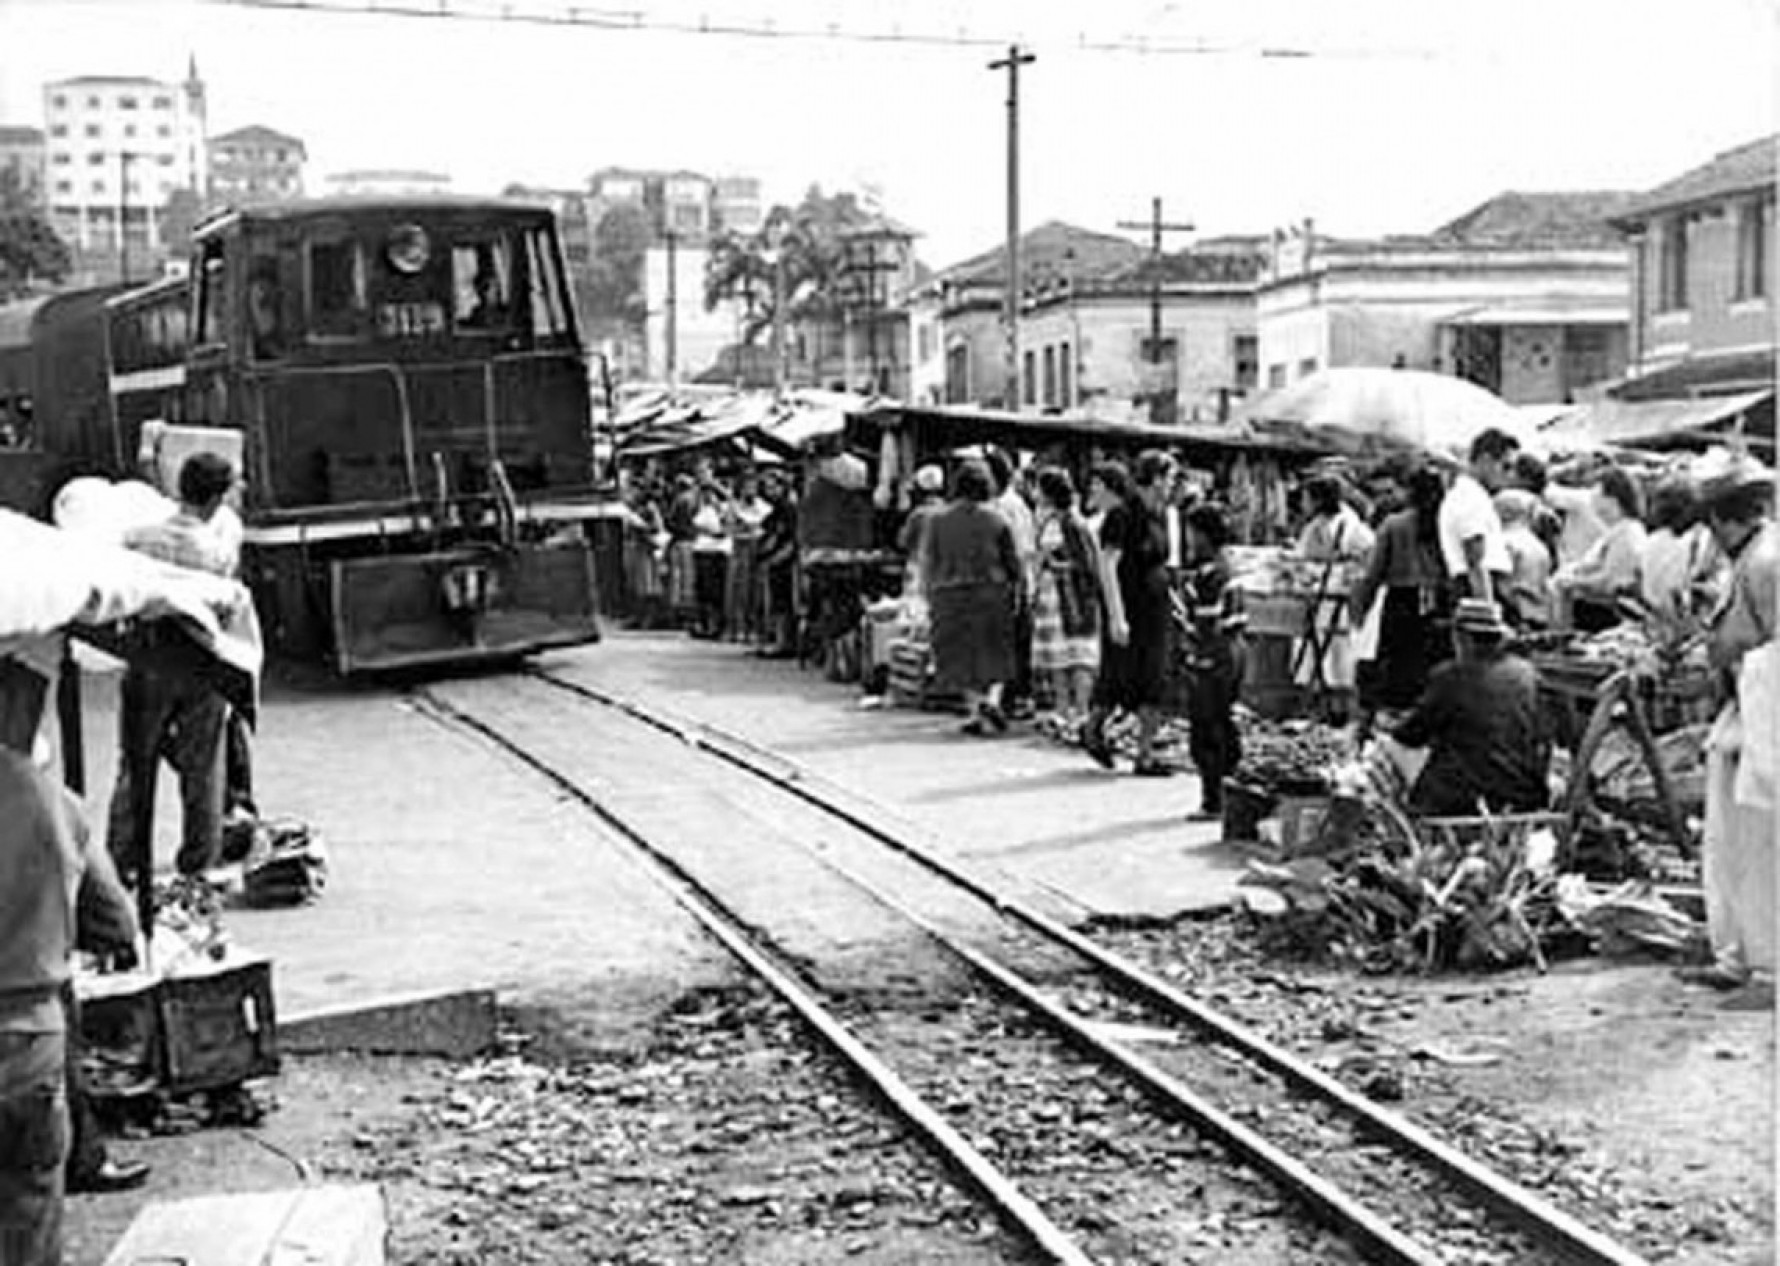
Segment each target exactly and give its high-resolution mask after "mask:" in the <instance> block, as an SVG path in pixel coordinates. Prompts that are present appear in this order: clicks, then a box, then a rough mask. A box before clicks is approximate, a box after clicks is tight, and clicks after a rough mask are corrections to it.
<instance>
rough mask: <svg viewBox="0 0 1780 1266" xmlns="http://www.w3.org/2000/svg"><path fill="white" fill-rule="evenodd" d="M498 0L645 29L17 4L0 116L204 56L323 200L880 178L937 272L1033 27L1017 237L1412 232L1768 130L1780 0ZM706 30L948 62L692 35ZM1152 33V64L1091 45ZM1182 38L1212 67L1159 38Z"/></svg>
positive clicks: (999, 201) (987, 216) (338, 10)
mask: <svg viewBox="0 0 1780 1266" xmlns="http://www.w3.org/2000/svg"><path fill="white" fill-rule="evenodd" d="M504 2H505V4H506V7H507V8H508V9H509V10H511V11H514V12H519V13H533V14H544V15H551V14H554V15H557V16H561V15H562V14H564V13H566V12H567V11H568V10H569V8H570V6H571V4H575V5H578V6H579V8H580V10H581V11H582V12H583V13H596V12H605V13H614V12H616V11H617V10H618V9H619V8H621V9H622V12H623V14H625V15H629V16H628V17H627V18H626V20H625V22H623V23H621V29H620V28H613V27H607V28H596V27H588V26H570V25H564V24H561V23H557V24H542V23H526V22H516V21H496V20H476V19H470V18H461V19H444V18H434V17H402V16H392V15H387V14H371V13H367V12H365V10H367V9H369V8H371V7H373V5H374V4H375V3H376V0H311V7H309V8H308V9H289V8H262V7H248V6H246V5H243V4H240V3H234V2H219V0H126V2H118V0H0V123H6V124H27V125H41V123H42V100H43V97H42V88H43V85H44V84H45V83H46V82H48V81H50V80H54V79H59V78H65V77H69V76H74V75H83V74H120V75H145V76H150V77H154V78H162V79H169V80H177V79H180V78H182V77H183V76H184V73H185V67H186V60H187V57H188V55H195V56H196V57H197V60H198V66H199V69H200V71H201V73H202V75H203V77H204V79H205V81H206V84H207V87H208V93H209V102H210V126H211V130H212V132H213V133H216V132H221V131H226V130H230V129H232V128H236V127H241V126H245V125H247V124H256V123H257V124H263V125H266V126H269V127H273V128H276V129H278V130H280V131H283V132H289V133H293V134H295V135H297V136H299V137H301V138H302V139H303V141H304V142H305V144H306V145H307V147H308V150H309V157H310V163H309V169H308V173H309V178H310V183H311V186H312V188H315V189H320V188H322V187H323V186H322V181H321V178H322V177H324V176H325V175H326V174H327V173H329V172H334V171H341V170H346V169H350V168H360V167H419V168H426V169H432V170H440V171H446V172H449V173H450V174H451V175H452V177H453V178H454V182H455V187H456V188H458V189H459V190H462V191H466V192H495V191H498V190H499V189H500V188H501V187H503V186H504V185H506V184H508V183H510V182H521V183H526V184H533V185H545V186H551V187H571V188H572V187H582V186H583V185H584V182H585V179H586V177H587V176H588V175H589V174H590V173H591V172H593V171H595V170H598V169H599V168H601V167H606V166H636V167H650V168H690V169H693V170H696V171H702V172H706V173H708V174H711V175H721V174H729V173H736V174H751V175H755V176H758V177H759V178H760V179H761V180H762V181H763V183H764V187H765V193H766V196H767V199H768V201H769V202H775V201H795V200H796V198H797V197H798V196H800V195H801V193H802V191H803V190H804V189H805V188H806V187H808V186H809V185H811V184H813V183H814V184H820V185H821V186H822V187H823V188H824V189H827V190H831V191H832V190H835V189H844V188H852V189H860V188H862V187H865V186H872V187H875V188H876V189H877V190H878V191H879V192H880V195H881V198H882V205H883V208H884V210H885V211H886V212H887V213H888V214H890V215H892V216H894V217H896V218H897V219H899V220H901V221H902V222H904V223H905V224H908V225H909V226H911V227H912V228H914V229H916V230H917V231H919V232H920V233H921V235H922V236H921V239H920V241H919V243H918V250H919V253H920V255H921V256H922V258H923V259H924V260H925V261H926V262H928V263H929V264H931V265H934V266H936V267H943V266H945V265H948V264H951V263H955V262H957V261H959V260H961V259H963V258H965V257H966V256H969V255H971V254H974V253H976V252H978V251H982V250H986V249H989V248H991V247H993V246H994V245H996V244H997V243H998V242H999V241H1000V240H1002V238H1003V236H1004V234H1005V231H1006V214H1007V204H1006V166H1005V164H1006V154H1007V109H1006V96H1007V74H1006V72H1005V71H997V70H992V69H991V68H990V67H989V62H990V61H992V60H994V59H995V58H997V57H998V56H1000V55H1001V51H1005V49H1004V48H1002V47H1001V46H1004V45H1005V44H1007V43H1009V42H1012V41H1018V42H1019V43H1020V44H1022V46H1024V47H1026V48H1028V49H1029V50H1030V51H1031V52H1033V53H1034V54H1035V56H1036V58H1037V60H1036V61H1035V62H1034V63H1032V64H1031V65H1029V66H1025V67H1023V68H1022V70H1021V72H1020V112H1019V131H1020V143H1019V154H1020V168H1021V179H1020V202H1021V216H1020V219H1021V224H1022V226H1023V227H1026V228H1030V227H1032V226H1034V225H1037V224H1039V223H1041V222H1043V221H1046V220H1064V221H1067V222H1069V223H1071V224H1075V225H1078V226H1080V227H1083V228H1088V229H1096V230H1102V231H1107V232H1114V231H1120V230H1119V229H1118V225H1119V223H1120V222H1121V221H1135V220H1144V219H1147V217H1148V216H1149V213H1150V206H1151V199H1152V198H1154V197H1160V198H1162V200H1163V213H1164V216H1165V218H1166V219H1168V220H1170V221H1184V222H1190V223H1191V224H1192V225H1193V226H1194V228H1195V231H1196V233H1197V235H1198V236H1215V235H1219V234H1225V233H1265V232H1268V231H1270V230H1272V229H1274V228H1276V227H1280V226H1284V225H1288V224H1296V223H1299V222H1301V221H1303V220H1304V219H1305V218H1306V217H1312V218H1314V219H1315V220H1316V223H1317V227H1318V229H1319V231H1322V232H1327V233H1332V234H1335V235H1338V236H1367V235H1372V234H1381V233H1387V232H1403V233H1413V232H1425V231H1427V230H1430V229H1432V228H1434V227H1436V226H1437V225H1439V224H1442V223H1444V222H1445V221H1447V220H1450V219H1453V218H1455V217H1456V216H1458V215H1460V214H1462V213H1464V212H1465V211H1467V210H1469V209H1470V208H1471V207H1473V206H1475V205H1477V204H1478V203H1480V202H1483V201H1484V200H1485V199H1487V198H1489V197H1491V196H1493V195H1495V194H1497V193H1500V192H1503V191H1506V190H1520V191H1535V190H1564V189H1631V190H1638V189H1647V188H1650V187H1652V186H1654V185H1657V184H1660V183H1662V182H1663V181H1665V180H1668V179H1670V178H1672V177H1674V176H1676V175H1679V174H1680V173H1681V172H1683V171H1685V170H1687V169H1688V168H1690V167H1693V166H1695V165H1697V164H1699V163H1701V162H1704V161H1705V160H1706V159H1708V158H1710V157H1711V156H1712V155H1713V154H1715V153H1718V152H1720V151H1722V150H1725V149H1728V148H1730V147H1732V146H1735V145H1738V144H1741V143H1743V142H1745V141H1748V140H1752V139H1755V138H1756V137H1759V136H1762V135H1765V134H1768V133H1771V132H1773V131H1775V130H1776V81H1777V78H1780V56H1777V54H1780V0H1489V2H1488V3H1477V2H1476V0H1195V2H1194V3H1192V4H1185V3H1162V2H1158V0H1093V2H1092V3H1081V2H1079V0H1068V2H1063V0H1025V2H1024V3H1021V2H1020V0H949V2H941V0H845V3H841V0H605V3H602V0H588V2H584V0H504ZM385 3H386V4H388V3H399V4H407V5H410V6H413V7H432V8H441V9H446V10H450V11H454V12H457V13H460V14H468V13H478V12H487V11H490V10H493V9H498V8H500V7H501V5H500V4H499V3H496V2H495V0H385ZM607 4H610V5H612V6H614V7H612V8H608V7H606V5H607ZM342 10H347V11H342ZM701 22H706V23H727V24H731V25H736V26H744V27H753V28H761V27H767V26H770V27H771V28H772V29H774V30H776V31H779V32H782V33H783V32H789V31H794V30H825V29H826V28H828V27H830V26H831V25H832V26H833V27H835V28H838V30H839V31H841V32H843V33H845V32H851V33H853V34H855V35H858V34H864V33H877V34H883V33H888V32H891V31H893V30H900V31H902V32H904V33H909V32H920V33H923V34H934V35H939V34H944V35H946V36H948V37H949V38H951V39H953V40H956V41H957V42H955V43H951V44H943V45H935V44H911V43H888V42H882V41H876V42H868V41H865V40H861V39H842V38H803V37H797V38H792V37H790V36H788V35H784V34H781V35H780V36H778V37H773V38H768V37H761V36H741V35H719V34H700V33H697V32H696V31H695V30H687V29H683V28H689V27H697V26H698V25H700V24H701ZM673 28H682V29H673ZM1138 40H1142V41H1147V45H1146V46H1147V47H1148V48H1149V50H1150V51H1149V52H1147V53H1139V52H1133V51H1101V50H1097V49H1095V48H1092V47H1084V45H1093V44H1106V43H1123V44H1124V45H1126V46H1127V47H1128V46H1129V45H1131V44H1132V43H1134V42H1136V41H1138ZM1187 46H1193V47H1200V48H1209V49H1211V50H1213V51H1210V52H1203V53H1196V54H1193V55H1173V54H1167V53H1163V52H1161V51H1159V50H1161V49H1162V48H1164V47H1166V48H1182V47H1187ZM998 49H1000V51H998ZM1262 49H1290V50H1294V51H1297V52H1301V53H1308V54H1309V55H1308V56H1294V57H1289V58H1288V57H1274V56H1262V55H1261V50H1262ZM1191 240H1192V235H1171V236H1170V237H1169V238H1168V239H1167V244H1168V245H1169V247H1170V248H1175V247H1179V246H1183V245H1186V244H1188V243H1189V242H1190V241H1191Z"/></svg>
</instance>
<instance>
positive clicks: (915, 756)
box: [539, 633, 1243, 919]
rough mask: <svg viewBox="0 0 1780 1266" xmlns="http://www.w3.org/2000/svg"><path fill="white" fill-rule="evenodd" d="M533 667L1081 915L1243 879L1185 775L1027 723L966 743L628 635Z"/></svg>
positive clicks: (910, 715) (836, 690)
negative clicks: (886, 819) (711, 738)
mask: <svg viewBox="0 0 1780 1266" xmlns="http://www.w3.org/2000/svg"><path fill="white" fill-rule="evenodd" d="M539 663H540V665H541V666H543V667H547V668H549V669H551V670H552V671H553V672H556V673H559V674H560V675H562V676H565V677H568V678H571V679H574V680H580V681H585V682H587V683H588V684H589V685H594V686H601V687H605V688H608V689H610V690H612V691H614V692H617V693H622V694H626V695H629V696H630V697H632V698H635V699H637V700H638V701H639V702H655V703H660V704H662V705H664V706H666V707H668V708H670V709H673V710H675V711H678V712H681V713H684V714H686V715H688V716H692V717H696V718H699V719H702V720H707V721H710V722H711V723H713V724H716V725H719V726H722V727H723V728H724V729H727V730H731V731H733V732H735V733H738V734H741V735H743V736H745V737H747V738H749V739H751V740H752V741H754V742H756V743H759V744H761V745H762V746H765V747H770V748H772V749H773V750H775V751H778V752H781V753H783V754H784V755H786V756H788V757H790V758H792V759H793V760H796V761H798V762H799V763H801V764H803V765H806V766H808V767H810V768H811V769H813V770H815V771H816V772H818V773H820V774H822V775H824V776H825V777H828V778H831V779H833V780H834V781H836V782H839V783H842V784H844V785H845V786H847V787H849V788H851V789H854V790H856V791H858V792H860V793H862V794H864V795H867V796H869V797H871V798H872V799H874V800H877V801H879V802H881V803H882V804H884V805H886V806H887V807H889V808H891V809H893V810H895V811H896V812H897V813H899V814H900V815H902V816H904V817H907V818H910V819H912V820H913V821H915V822H917V823H919V824H921V825H922V826H924V827H925V828H926V829H927V830H928V831H930V832H933V833H934V834H936V835H937V836H939V837H941V838H942V839H943V840H945V841H946V842H948V843H949V844H950V845H951V846H952V847H953V849H955V851H956V854H957V856H959V857H961V858H964V859H967V860H969V861H971V862H973V863H976V864H977V865H978V866H979V867H995V868H999V869H1001V870H1003V871H1005V872H1007V873H1008V874H1010V875H1012V876H1015V877H1017V878H1018V879H1019V880H1021V881H1022V882H1023V883H1025V884H1027V885H1032V886H1036V887H1038V888H1041V889H1043V890H1045V891H1047V892H1049V893H1051V894H1052V896H1053V897H1055V898H1057V899H1058V900H1060V901H1062V902H1064V903H1065V904H1066V906H1067V908H1068V909H1069V910H1070V911H1072V912H1073V915H1074V917H1076V918H1088V917H1112V918H1157V919H1160V918H1169V917H1172V916H1175V915H1178V914H1181V913H1189V912H1194V911H1205V910H1210V909H1215V908H1218V907H1220V906H1223V905H1226V904H1228V903H1229V901H1230V899H1231V897H1232V889H1233V886H1234V883H1235V880H1236V878H1237V876H1239V875H1240V874H1241V872H1242V865H1243V861H1242V857H1241V855H1240V854H1239V853H1238V852H1237V851H1236V850H1234V849H1230V848H1226V847H1225V846H1224V845H1223V844H1222V843H1221V842H1220V839H1219V837H1220V834H1221V828H1220V827H1219V825H1218V824H1217V823H1210V822H1189V821H1187V814H1188V813H1189V812H1190V811H1191V810H1192V809H1193V808H1194V807H1196V806H1197V805H1198V803H1199V786H1198V780H1197V779H1196V778H1195V777H1193V776H1192V775H1191V774H1184V775H1179V776H1176V777H1174V778H1167V779H1150V778H1133V777H1131V775H1130V771H1129V767H1128V766H1123V767H1121V770H1120V771H1118V772H1110V773H1109V772H1108V771H1106V770H1103V769H1101V768H1100V767H1099V766H1097V765H1095V764H1094V763H1093V762H1092V761H1090V760H1089V759H1088V758H1087V757H1086V756H1085V755H1084V754H1083V753H1081V752H1080V751H1079V750H1076V749H1072V748H1065V747H1062V746H1060V745H1058V744H1056V743H1054V742H1052V741H1051V740H1049V739H1047V738H1045V737H1043V736H1042V735H1040V734H1038V733H1037V732H1036V731H1035V730H1034V729H1033V727H1032V726H1030V725H1024V726H1022V725H1020V724H1018V723H1016V724H1015V725H1014V727H1013V728H1012V730H1011V731H1010V732H1009V733H1008V734H1007V735H1005V736H1002V737H999V738H988V739H977V738H971V737H969V736H966V735H963V734H961V733H959V725H960V721H961V718H958V717H954V716H950V715H946V714H943V713H933V712H920V711H914V710H909V709H898V708H875V707H868V706H863V704H864V701H863V698H862V696H861V695H860V693H859V690H858V688H857V687H854V686H843V685H837V684H834V683H830V682H827V681H824V680H823V679H822V677H821V676H820V674H818V673H816V672H814V671H812V670H808V669H799V668H797V667H796V666H795V665H792V664H788V663H784V662H781V661H767V660H760V659H756V658H753V657H752V656H750V655H749V654H748V653H747V651H746V650H744V649H742V648H740V647H736V646H732V645H724V644H721V643H712V642H701V641H695V640H692V639H689V638H685V637H674V636H662V635H642V634H623V633H620V634H616V635H613V636H611V637H609V638H608V639H607V640H606V642H605V643H604V644H603V645H601V646H599V647H597V648H593V649H592V650H591V651H577V652H575V653H574V654H572V655H557V656H549V657H546V658H544V659H542V660H540V661H539Z"/></svg>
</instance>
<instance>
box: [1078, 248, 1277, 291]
mask: <svg viewBox="0 0 1780 1266" xmlns="http://www.w3.org/2000/svg"><path fill="white" fill-rule="evenodd" d="M1262 261H1263V256H1262V251H1261V249H1260V247H1259V246H1258V245H1256V246H1252V247H1244V248H1240V249H1232V248H1231V247H1230V245H1228V244H1222V245H1213V244H1211V243H1200V244H1199V245H1198V246H1195V247H1193V248H1191V249H1189V250H1184V251H1176V252H1174V253H1173V254H1171V255H1163V256H1162V267H1161V277H1162V282H1163V284H1165V285H1166V284H1167V283H1169V282H1181V283H1188V284H1193V283H1197V284H1200V285H1205V284H1211V285H1248V284H1251V283H1253V282H1255V281H1256V280H1258V279H1259V277H1260V275H1261V264H1262ZM1100 280H1101V281H1102V282H1103V283H1104V284H1106V285H1120V284H1124V283H1142V284H1145V285H1147V284H1149V283H1150V281H1151V280H1152V277H1151V273H1150V259H1149V256H1148V255H1147V254H1146V255H1145V256H1144V257H1143V258H1141V259H1136V260H1133V261H1132V262H1131V263H1129V264H1125V265H1122V266H1121V267H1119V268H1118V269H1116V270H1114V271H1113V272H1111V273H1109V274H1108V275H1106V276H1105V277H1102V278H1101V279H1100Z"/></svg>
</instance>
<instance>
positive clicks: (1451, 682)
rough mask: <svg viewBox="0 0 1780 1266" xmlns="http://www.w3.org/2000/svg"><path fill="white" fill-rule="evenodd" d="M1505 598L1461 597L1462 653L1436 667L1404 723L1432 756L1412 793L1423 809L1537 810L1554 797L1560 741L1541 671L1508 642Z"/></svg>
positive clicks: (1410, 739)
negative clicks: (1544, 712) (1553, 733)
mask: <svg viewBox="0 0 1780 1266" xmlns="http://www.w3.org/2000/svg"><path fill="white" fill-rule="evenodd" d="M1507 636H1508V628H1507V626H1506V625H1504V624H1503V623H1502V618H1501V616H1500V615H1498V614H1497V612H1496V608H1495V605H1494V604H1493V603H1490V602H1485V601H1483V600H1482V599H1478V598H1463V599H1460V601H1459V603H1458V607H1457V609H1456V611H1455V612H1454V614H1453V646H1454V649H1455V650H1456V651H1457V653H1458V658H1457V659H1456V660H1452V661H1450V662H1448V663H1445V664H1442V665H1441V666H1440V667H1439V668H1436V669H1435V670H1434V672H1433V673H1432V674H1431V675H1430V676H1429V678H1428V687H1427V689H1426V690H1425V691H1424V692H1423V693H1422V697H1421V700H1420V701H1419V702H1418V703H1417V704H1416V705H1415V710H1414V711H1412V712H1411V713H1410V714H1409V716H1408V717H1407V718H1406V719H1405V720H1404V721H1403V723H1402V724H1401V725H1399V726H1398V727H1397V731H1396V734H1395V738H1396V740H1397V742H1399V743H1401V744H1403V745H1404V746H1405V747H1425V748H1427V749H1428V761H1427V764H1426V765H1425V766H1423V768H1422V771H1421V774H1420V775H1419V776H1418V777H1417V778H1416V780H1415V785H1414V786H1413V787H1412V788H1411V789H1410V792H1409V809H1410V812H1412V813H1414V814H1417V815H1418V816H1423V817H1471V816H1474V815H1476V814H1479V813H1482V812H1484V811H1485V810H1487V811H1489V812H1491V813H1531V812H1537V811H1539V810H1541V809H1544V808H1545V807H1546V806H1547V802H1548V801H1549V799H1550V792H1549V790H1548V788H1547V785H1546V776H1547V772H1548V769H1549V767H1550V764H1551V740H1550V737H1549V735H1548V733H1547V731H1546V727H1545V724H1544V722H1543V719H1542V716H1541V713H1540V707H1539V675H1538V672H1537V670H1535V669H1534V667H1533V665H1532V664H1531V663H1529V662H1528V661H1527V660H1526V659H1525V658H1523V657H1522V656H1520V655H1518V654H1516V653H1514V652H1512V651H1510V650H1508V649H1507V648H1506V645H1505V642H1506V638H1507Z"/></svg>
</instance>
